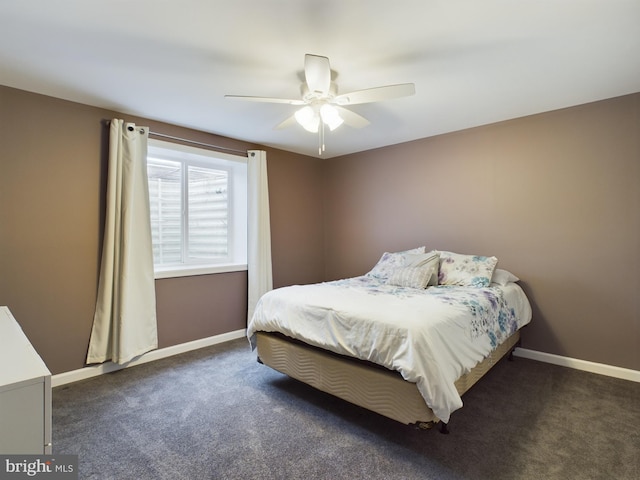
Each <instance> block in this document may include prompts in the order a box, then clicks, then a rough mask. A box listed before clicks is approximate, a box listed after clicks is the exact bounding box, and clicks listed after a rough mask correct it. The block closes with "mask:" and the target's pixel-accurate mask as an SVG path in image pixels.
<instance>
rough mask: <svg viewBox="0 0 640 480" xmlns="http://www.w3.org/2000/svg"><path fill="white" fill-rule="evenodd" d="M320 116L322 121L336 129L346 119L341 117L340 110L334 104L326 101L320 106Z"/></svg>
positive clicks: (331, 128)
mask: <svg viewBox="0 0 640 480" xmlns="http://www.w3.org/2000/svg"><path fill="white" fill-rule="evenodd" d="M320 117H321V118H322V121H323V122H324V123H325V124H326V125H327V126H328V127H329V130H331V131H334V130H335V129H336V128H338V127H339V126H340V125H342V123H343V122H344V120H343V119H342V118H341V117H340V114H339V113H338V110H336V108H335V107H334V106H332V105H329V104H328V103H325V104H324V105H322V107H320Z"/></svg>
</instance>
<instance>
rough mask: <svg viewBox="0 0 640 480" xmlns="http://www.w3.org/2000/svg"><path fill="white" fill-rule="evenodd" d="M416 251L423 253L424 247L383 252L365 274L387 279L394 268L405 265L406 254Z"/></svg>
mask: <svg viewBox="0 0 640 480" xmlns="http://www.w3.org/2000/svg"><path fill="white" fill-rule="evenodd" d="M416 253H424V247H418V248H413V249H411V250H405V251H404V252H394V253H389V252H384V253H383V254H382V257H380V260H378V263H376V265H375V266H374V267H373V268H372V269H371V271H370V272H369V273H367V276H369V277H374V278H378V279H380V280H387V279H388V278H389V277H390V276H391V275H392V274H393V272H394V270H395V269H397V268H401V267H404V266H405V264H406V258H407V255H412V254H416Z"/></svg>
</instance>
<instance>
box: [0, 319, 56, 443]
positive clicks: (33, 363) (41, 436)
mask: <svg viewBox="0 0 640 480" xmlns="http://www.w3.org/2000/svg"><path fill="white" fill-rule="evenodd" d="M0 454H51V372H49V370H48V369H47V366H46V365H45V364H44V362H43V361H42V359H41V358H40V356H39V355H38V353H37V352H36V351H35V349H34V348H33V346H32V345H31V343H29V340H28V339H27V337H26V335H25V334H24V332H23V331H22V328H20V325H19V324H18V322H17V321H16V319H15V318H13V315H11V312H10V311H9V309H8V308H7V307H0Z"/></svg>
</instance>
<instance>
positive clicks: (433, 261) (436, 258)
mask: <svg viewBox="0 0 640 480" xmlns="http://www.w3.org/2000/svg"><path fill="white" fill-rule="evenodd" d="M406 261H407V263H406V266H407V267H424V268H429V267H433V268H432V273H431V278H429V280H428V281H427V285H438V271H439V270H440V254H439V253H438V252H436V251H435V250H431V251H430V252H428V253H417V254H410V255H406Z"/></svg>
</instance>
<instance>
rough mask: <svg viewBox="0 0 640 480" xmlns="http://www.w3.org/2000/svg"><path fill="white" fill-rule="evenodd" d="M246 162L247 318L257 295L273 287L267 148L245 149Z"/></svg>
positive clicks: (258, 297)
mask: <svg viewBox="0 0 640 480" xmlns="http://www.w3.org/2000/svg"><path fill="white" fill-rule="evenodd" d="M248 154H249V160H248V165H247V176H248V179H247V182H248V188H247V202H248V204H247V207H248V208H247V214H248V222H249V223H248V225H247V236H248V238H247V248H248V251H247V263H248V269H249V271H248V278H249V287H248V288H249V290H248V296H249V303H248V308H247V310H248V320H251V317H253V312H254V311H255V308H256V304H257V303H258V300H259V299H260V297H261V296H262V295H263V294H265V293H266V292H268V291H269V290H271V289H272V288H273V276H272V272H271V223H270V219H269V186H268V183H267V152H264V151H262V150H249V152H248Z"/></svg>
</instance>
